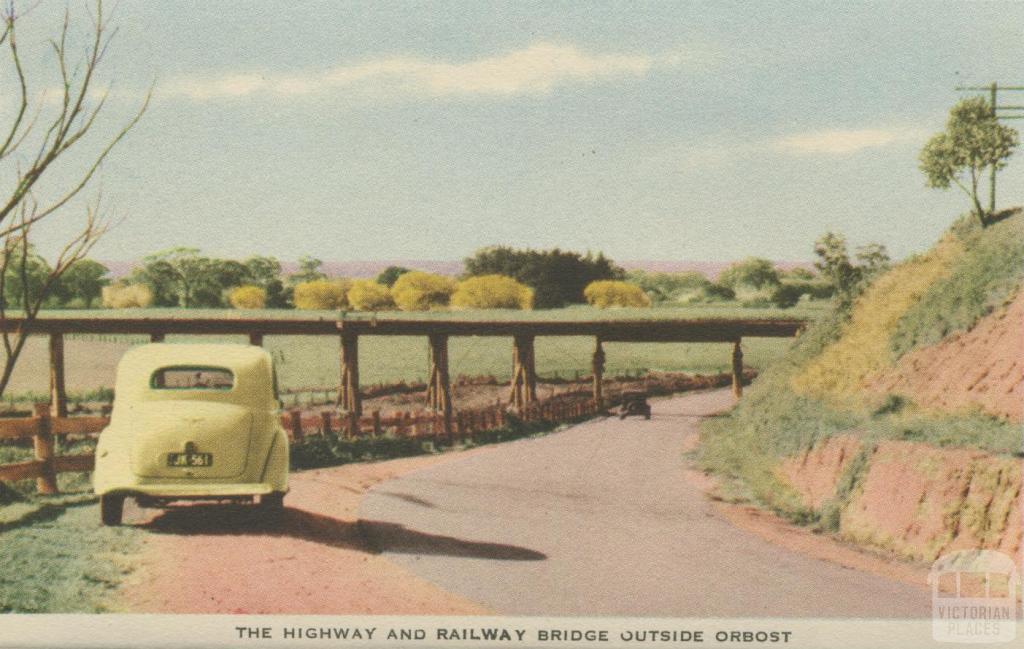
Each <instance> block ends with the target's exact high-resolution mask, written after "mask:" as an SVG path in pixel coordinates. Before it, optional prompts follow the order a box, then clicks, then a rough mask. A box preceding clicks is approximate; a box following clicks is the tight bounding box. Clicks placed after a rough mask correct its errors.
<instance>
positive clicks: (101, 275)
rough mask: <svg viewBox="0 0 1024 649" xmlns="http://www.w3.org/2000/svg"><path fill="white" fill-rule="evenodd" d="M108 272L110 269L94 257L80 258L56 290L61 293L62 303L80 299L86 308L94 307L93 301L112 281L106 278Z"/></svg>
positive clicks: (67, 271) (66, 273)
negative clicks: (93, 258)
mask: <svg viewBox="0 0 1024 649" xmlns="http://www.w3.org/2000/svg"><path fill="white" fill-rule="evenodd" d="M108 272H110V269H108V268H107V267H106V266H104V265H103V264H101V263H99V262H98V261H93V260H92V259H79V260H78V261H76V262H75V263H73V264H71V265H70V266H68V269H67V270H66V271H64V274H63V275H61V278H60V281H59V282H58V285H57V291H56V292H57V293H58V294H59V295H60V298H61V303H62V304H67V303H68V302H70V301H72V300H78V301H79V302H81V304H82V306H84V307H85V308H87V309H90V308H92V305H93V303H94V302H95V301H96V300H98V299H99V298H100V294H101V293H102V291H103V287H104V286H106V285H107V284H109V283H110V280H109V279H106V275H107V273H108Z"/></svg>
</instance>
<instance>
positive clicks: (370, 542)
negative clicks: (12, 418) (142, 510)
mask: <svg viewBox="0 0 1024 649" xmlns="http://www.w3.org/2000/svg"><path fill="white" fill-rule="evenodd" d="M136 527H138V528H141V529H145V530H148V531H150V532H153V533H155V534H169V535H179V536H192V535H202V534H212V535H235V536H249V535H254V534H259V535H266V536H277V537H291V538H295V539H300V540H303V541H311V542H314V543H321V544H323V545H327V546H330V547H335V548H345V549H349V550H357V551H361V552H366V553H369V554H379V553H382V552H394V553H399V554H418V555H439V556H450V557H459V558H466V559H491V560H500V561H542V560H544V559H547V555H545V554H542V553H540V552H536V551H534V550H530V549H528V548H522V547H519V546H515V545H506V544H503V543H485V542H479V541H467V540H465V539H459V538H455V537H451V536H444V535H440V534H429V533H427V532H420V531H417V530H412V529H409V528H407V527H405V526H404V525H400V524H398V523H389V522H383V521H366V520H359V521H356V522H351V521H343V520H339V519H337V518H332V517H330V516H325V515H323V514H315V513H313V512H307V511H305V510H302V509H295V508H293V507H285V508H284V509H282V510H280V511H277V512H268V511H266V510H262V509H260V508H259V507H256V506H245V505H237V506H230V505H229V506H224V505H217V506H214V505H190V506H187V507H177V508H172V509H168V510H165V511H163V512H160V513H158V514H157V515H155V516H154V517H152V518H151V519H150V520H148V521H147V522H144V523H140V524H138V525H136Z"/></svg>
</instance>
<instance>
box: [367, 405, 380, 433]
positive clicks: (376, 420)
mask: <svg viewBox="0 0 1024 649" xmlns="http://www.w3.org/2000/svg"><path fill="white" fill-rule="evenodd" d="M370 417H372V418H373V434H374V435H380V434H381V432H382V431H381V427H380V410H374V411H373V412H372V413H370Z"/></svg>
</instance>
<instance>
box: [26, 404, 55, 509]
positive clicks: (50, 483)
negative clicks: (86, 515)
mask: <svg viewBox="0 0 1024 649" xmlns="http://www.w3.org/2000/svg"><path fill="white" fill-rule="evenodd" d="M35 419H36V433H35V435H33V436H32V447H33V450H34V451H35V458H36V461H37V462H42V463H43V465H42V466H41V467H40V469H39V477H38V478H36V490H37V491H38V492H39V493H41V494H55V493H57V465H56V462H55V461H54V459H53V433H52V430H51V427H50V404H48V403H37V404H35Z"/></svg>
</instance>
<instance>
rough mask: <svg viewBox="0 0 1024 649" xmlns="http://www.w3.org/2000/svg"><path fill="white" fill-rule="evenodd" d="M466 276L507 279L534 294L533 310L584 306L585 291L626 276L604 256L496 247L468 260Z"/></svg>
mask: <svg viewBox="0 0 1024 649" xmlns="http://www.w3.org/2000/svg"><path fill="white" fill-rule="evenodd" d="M465 268H466V273H465V274H466V276H467V277H475V276H479V275H505V276H507V277H511V278H513V279H515V280H516V281H518V282H521V283H523V284H526V285H527V286H529V287H530V288H532V289H533V290H534V301H533V304H534V307H536V308H540V309H548V308H557V307H561V306H565V305H566V304H580V303H583V302H584V297H583V289H584V288H586V286H587V285H588V284H590V283H591V282H594V281H596V280H601V279H622V278H623V277H625V272H624V271H623V270H622V269H621V268H619V267H618V266H616V265H615V264H613V263H612V262H611V260H609V259H608V258H607V257H605V256H604V255H603V254H601V253H598V254H597V255H593V254H591V253H589V252H588V253H587V254H586V255H581V254H579V253H576V252H569V251H563V250H560V249H558V248H555V249H553V250H516V249H513V248H509V247H507V246H493V247H490V248H483V249H481V250H478V251H477V252H476V253H475V254H474V255H473V256H472V257H470V258H468V259H466V260H465Z"/></svg>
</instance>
